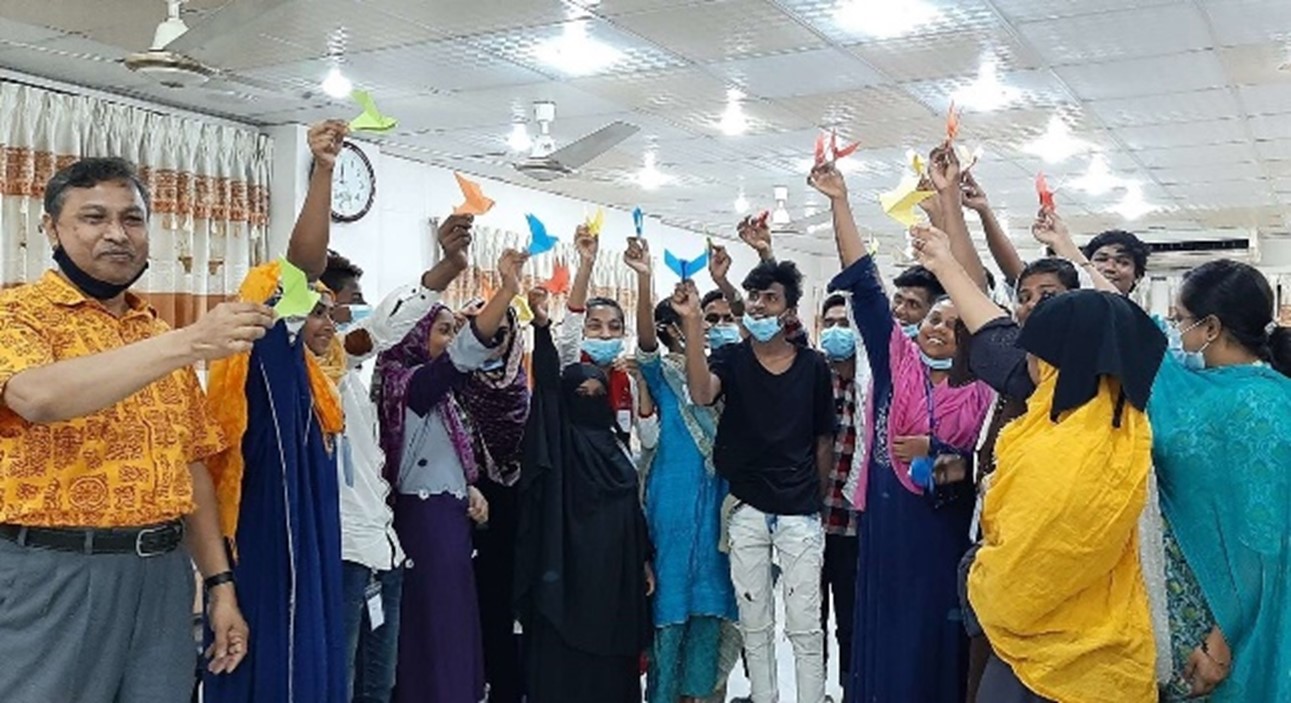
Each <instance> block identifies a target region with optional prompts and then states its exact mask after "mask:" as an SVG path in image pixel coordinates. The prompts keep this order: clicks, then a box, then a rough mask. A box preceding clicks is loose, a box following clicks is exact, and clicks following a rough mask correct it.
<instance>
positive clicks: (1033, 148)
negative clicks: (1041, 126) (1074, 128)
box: [1022, 115, 1094, 164]
mask: <svg viewBox="0 0 1291 703" xmlns="http://www.w3.org/2000/svg"><path fill="white" fill-rule="evenodd" d="M1093 148H1094V145H1093V144H1090V143H1089V142H1087V141H1085V140H1083V139H1077V138H1075V137H1073V136H1072V134H1071V129H1070V128H1069V127H1067V123H1066V122H1063V121H1062V118H1061V117H1059V116H1057V115H1054V116H1053V117H1051V118H1049V129H1048V130H1047V131H1045V133H1044V134H1043V135H1041V136H1040V138H1039V139H1036V140H1035V141H1032V142H1030V143H1028V144H1026V145H1025V146H1023V147H1022V150H1023V151H1025V152H1027V153H1028V154H1035V155H1036V156H1039V157H1040V158H1042V159H1044V160H1045V162H1046V163H1051V164H1056V163H1058V162H1060V161H1066V160H1067V159H1069V158H1071V157H1073V156H1075V155H1076V154H1081V153H1084V152H1087V151H1091V150H1092V149H1093Z"/></svg>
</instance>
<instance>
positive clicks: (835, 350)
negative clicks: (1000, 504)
mask: <svg viewBox="0 0 1291 703" xmlns="http://www.w3.org/2000/svg"><path fill="white" fill-rule="evenodd" d="M820 348H821V349H823V350H824V352H825V356H826V357H828V358H829V360H830V361H842V360H844V359H850V358H852V357H853V356H855V355H856V332H854V331H852V328H851V327H826V328H825V329H824V330H823V331H822V332H821V333H820Z"/></svg>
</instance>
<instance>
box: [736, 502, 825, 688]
mask: <svg viewBox="0 0 1291 703" xmlns="http://www.w3.org/2000/svg"><path fill="white" fill-rule="evenodd" d="M730 544H731V581H732V583H733V584H734V585H735V598H736V600H737V601H738V603H739V607H740V630H741V631H742V632H743V633H744V655H745V659H746V660H747V662H748V667H749V682H750V684H752V688H753V703H778V701H779V700H780V695H779V688H778V684H777V682H776V659H775V625H776V623H775V595H774V593H775V591H774V583H773V580H772V577H771V562H772V550H774V551H775V555H776V557H777V558H778V561H779V563H780V568H781V575H780V579H779V585H780V586H781V587H782V589H783V593H784V606H785V620H786V622H785V634H786V635H787V636H788V637H789V642H790V643H791V644H792V645H793V656H794V665H795V678H796V679H797V684H798V703H824V700H825V651H824V649H825V646H824V645H825V640H824V635H823V634H822V630H821V626H820V572H821V568H822V566H823V565H824V560H825V532H824V528H823V527H822V526H821V523H820V516H819V515H768V514H766V513H763V512H762V511H760V510H758V509H756V508H754V507H752V506H750V505H742V506H740V507H739V508H737V509H736V510H735V512H734V514H732V515H731V519H730Z"/></svg>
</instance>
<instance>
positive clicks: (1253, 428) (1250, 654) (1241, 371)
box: [1148, 354, 1291, 702]
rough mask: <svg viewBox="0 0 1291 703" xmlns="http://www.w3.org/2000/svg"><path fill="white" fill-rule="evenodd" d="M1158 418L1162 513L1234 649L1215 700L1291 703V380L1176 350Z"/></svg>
mask: <svg viewBox="0 0 1291 703" xmlns="http://www.w3.org/2000/svg"><path fill="white" fill-rule="evenodd" d="M1148 417H1149V419H1150V420H1151V423H1152V431H1153V442H1152V444H1153V448H1152V457H1153V461H1154V463H1155V466H1156V470H1157V477H1158V479H1159V482H1160V489H1161V506H1162V511H1163V513H1164V515H1165V518H1166V520H1167V522H1168V523H1169V524H1170V527H1171V529H1172V530H1173V532H1174V536H1175V538H1176V539H1177V541H1178V545H1179V548H1180V549H1181V550H1182V552H1183V555H1184V557H1185V558H1186V560H1187V562H1188V566H1189V567H1190V568H1191V570H1192V571H1193V573H1194V574H1195V576H1196V579H1197V583H1198V584H1199V585H1200V586H1201V590H1202V592H1203V593H1204V595H1205V599H1206V602H1207V603H1208V604H1209V606H1210V610H1211V611H1212V613H1213V614H1214V616H1215V620H1216V621H1217V622H1218V624H1219V627H1220V629H1221V630H1222V631H1223V632H1224V636H1225V638H1226V639H1227V641H1228V644H1229V647H1230V648H1231V649H1232V652H1233V663H1232V669H1231V672H1230V674H1229V677H1228V678H1227V679H1226V680H1225V681H1224V682H1223V683H1222V684H1221V685H1220V686H1219V687H1218V688H1217V689H1216V690H1215V692H1214V694H1212V697H1211V700H1213V701H1242V702H1245V701H1291V379H1288V378H1287V377H1286V376H1283V375H1282V374H1280V373H1278V372H1277V371H1275V370H1274V369H1272V368H1270V367H1269V366H1267V365H1264V364H1254V365H1248V366H1230V367H1224V368H1217V369H1207V370H1204V371H1191V370H1188V369H1186V368H1184V366H1183V365H1182V364H1181V363H1180V362H1179V361H1178V360H1177V359H1176V358H1174V357H1173V356H1172V355H1170V354H1167V355H1166V359H1165V362H1164V363H1163V364H1162V367H1161V371H1160V373H1159V374H1158V376H1157V379H1156V382H1155V384H1154V385H1153V389H1152V398H1151V401H1150V403H1149V405H1148ZM1198 644H1200V642H1198Z"/></svg>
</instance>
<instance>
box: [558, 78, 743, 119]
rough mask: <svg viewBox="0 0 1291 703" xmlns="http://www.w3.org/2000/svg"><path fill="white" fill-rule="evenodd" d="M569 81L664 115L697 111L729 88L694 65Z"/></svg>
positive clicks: (718, 97)
mask: <svg viewBox="0 0 1291 703" xmlns="http://www.w3.org/2000/svg"><path fill="white" fill-rule="evenodd" d="M570 84H571V85H573V86H575V87H577V88H578V89H580V90H583V91H585V92H587V93H590V94H592V95H596V96H599V97H601V98H604V99H606V100H612V101H614V102H616V103H618V104H620V105H623V106H625V107H628V108H632V109H636V110H646V111H650V112H659V113H664V114H668V113H672V112H685V111H693V110H699V109H703V108H705V107H707V106H710V105H712V104H713V103H714V101H719V100H725V99H726V89H727V87H728V86H727V84H726V83H724V82H723V81H722V80H721V79H719V78H715V77H713V76H711V75H709V74H708V73H707V72H705V71H703V70H701V69H699V68H694V67H689V68H670V69H665V70H660V71H642V72H639V73H629V74H627V75H614V76H593V77H590V78H578V79H575V80H573V81H570Z"/></svg>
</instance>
